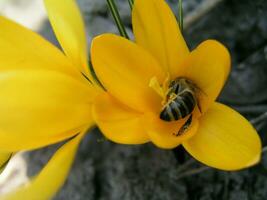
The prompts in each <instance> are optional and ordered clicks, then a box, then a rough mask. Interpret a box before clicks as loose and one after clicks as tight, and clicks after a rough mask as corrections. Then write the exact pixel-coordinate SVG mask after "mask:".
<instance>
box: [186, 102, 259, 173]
mask: <svg viewBox="0 0 267 200" xmlns="http://www.w3.org/2000/svg"><path fill="white" fill-rule="evenodd" d="M183 145H184V147H185V148H186V150H187V151H188V152H189V153H190V154H191V155H192V156H193V157H195V158H196V159H197V160H199V161H200V162H202V163H204V164H206V165H209V166H211V167H215V168H218V169H223V170H238V169H242V168H246V167H249V166H251V165H254V164H256V163H257V162H258V161H259V159H260V154H261V141H260V138H259V136H258V134H257V132H256V130H255V129H254V128H253V127H252V126H251V124H250V123H249V122H248V121H247V120H246V119H245V118H244V117H242V116H241V115H240V114H238V113H237V112H235V111H234V110H232V109H231V108H229V107H227V106H225V105H223V104H219V103H214V104H213V105H212V106H211V107H210V109H209V110H208V111H207V112H206V113H205V114H204V115H203V116H202V117H201V118H200V122H199V128H198V131H197V133H196V134H195V136H193V137H192V138H191V139H189V140H187V141H186V142H184V143H183Z"/></svg>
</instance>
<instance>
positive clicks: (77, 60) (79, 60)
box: [44, 0, 93, 81]
mask: <svg viewBox="0 0 267 200" xmlns="http://www.w3.org/2000/svg"><path fill="white" fill-rule="evenodd" d="M44 2H45V6H46V9H47V12H48V16H49V19H50V22H51V24H52V27H53V29H54V32H55V34H56V36H57V39H58V41H59V42H60V44H61V47H62V48H63V50H64V52H65V53H66V55H67V56H68V57H69V58H70V59H71V61H72V62H73V64H74V65H75V66H76V67H78V68H79V70H80V71H81V72H83V73H84V74H86V75H87V76H88V77H89V79H90V80H91V81H92V80H93V79H92V77H91V74H90V73H89V68H88V52H87V41H86V32H85V28H84V23H83V19H82V16H81V13H80V11H79V8H78V6H77V4H76V1H75V0H56V1H55V0H44Z"/></svg>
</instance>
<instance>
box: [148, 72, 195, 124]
mask: <svg viewBox="0 0 267 200" xmlns="http://www.w3.org/2000/svg"><path fill="white" fill-rule="evenodd" d="M149 86H150V87H151V88H153V89H154V90H155V91H156V92H157V93H158V94H159V95H160V96H161V97H162V99H163V101H162V109H161V112H160V116H159V117H160V119H162V120H164V121H177V120H179V119H183V118H185V117H187V116H188V115H190V114H191V113H192V112H193V110H194V108H195V106H196V105H198V100H197V98H196V88H197V87H195V85H194V84H193V83H192V82H191V81H190V80H188V79H186V78H176V79H174V80H172V81H170V79H169V76H168V77H167V79H166V80H165V81H164V83H163V84H162V85H161V84H160V83H159V82H158V80H157V78H156V77H153V78H152V79H151V80H150V84H149ZM190 118H191V117H190Z"/></svg>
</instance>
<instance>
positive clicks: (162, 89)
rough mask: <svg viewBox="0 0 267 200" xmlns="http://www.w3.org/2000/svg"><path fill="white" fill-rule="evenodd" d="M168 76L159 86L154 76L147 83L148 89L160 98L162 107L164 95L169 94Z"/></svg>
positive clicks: (164, 99)
mask: <svg viewBox="0 0 267 200" xmlns="http://www.w3.org/2000/svg"><path fill="white" fill-rule="evenodd" d="M169 82H170V76H169V75H167V78H166V79H165V80H164V82H163V84H160V82H159V80H158V78H157V77H156V76H154V77H152V78H151V79H150V82H149V87H151V88H152V89H153V90H154V91H155V92H156V93H157V94H158V95H159V96H160V97H162V105H164V104H165V101H166V95H167V93H168V92H169V88H168V85H169Z"/></svg>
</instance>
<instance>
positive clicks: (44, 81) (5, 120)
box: [0, 0, 100, 200]
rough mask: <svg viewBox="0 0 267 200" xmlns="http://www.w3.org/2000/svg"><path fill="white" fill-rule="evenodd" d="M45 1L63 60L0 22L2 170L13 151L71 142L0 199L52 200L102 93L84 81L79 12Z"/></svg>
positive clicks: (69, 1) (35, 38)
mask: <svg viewBox="0 0 267 200" xmlns="http://www.w3.org/2000/svg"><path fill="white" fill-rule="evenodd" d="M44 2H45V5H46V8H47V11H48V15H49V18H50V22H51V24H52V26H53V29H54V32H55V34H56V36H57V39H58V41H59V42H60V44H61V47H62V49H63V50H64V53H65V55H64V53H63V52H61V51H60V50H59V49H57V48H56V47H55V46H53V45H52V44H50V43H49V42H47V41H46V40H44V39H43V38H42V37H40V36H39V35H37V34H36V33H34V32H32V31H30V30H28V29H26V28H24V27H22V26H20V25H18V24H16V23H15V22H12V21H10V20H8V19H7V18H5V17H2V16H1V17H0V26H1V29H0V85H1V87H0V112H1V117H0V166H2V164H4V163H6V162H7V160H8V159H9V158H10V155H11V154H12V152H17V151H21V150H32V149H36V148H40V147H43V146H47V145H50V144H53V143H57V142H59V141H62V140H66V139H69V138H71V139H69V141H68V142H67V143H66V144H64V145H63V146H62V147H61V148H59V149H58V150H57V152H56V153H55V154H54V156H53V157H52V159H51V160H50V161H49V163H48V164H47V165H46V166H45V168H44V169H43V170H42V171H41V173H40V174H39V175H37V176H36V177H35V178H34V179H33V180H32V181H31V182H30V183H29V184H27V186H26V187H23V188H21V189H18V190H16V191H15V192H13V193H11V194H7V195H5V196H2V197H0V199H27V200H31V199H32V200H36V199H38V200H42V199H43V200H46V199H50V198H51V197H52V196H53V195H54V194H55V192H56V191H57V190H58V189H59V188H60V187H61V186H62V184H63V183H64V180H65V178H66V176H67V174H68V171H69V169H70V166H71V164H72V162H73V159H74V156H75V153H76V150H77V147H78V144H79V142H80V140H81V139H82V137H83V136H84V134H85V132H86V131H87V129H88V128H90V127H91V126H92V125H93V124H94V121H93V118H92V114H91V110H92V101H93V98H94V96H95V95H97V93H98V91H100V90H99V89H97V88H98V87H97V86H96V85H94V83H93V82H91V83H90V81H88V80H89V79H90V80H91V81H93V79H92V76H91V74H90V71H89V68H88V64H87V60H88V52H87V48H86V44H87V43H86V36H85V30H84V24H83V21H82V17H81V14H80V11H79V9H78V7H77V5H76V2H75V1H74V0H56V1H55V0H45V1H44ZM86 77H87V78H86ZM77 134H78V135H77Z"/></svg>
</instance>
